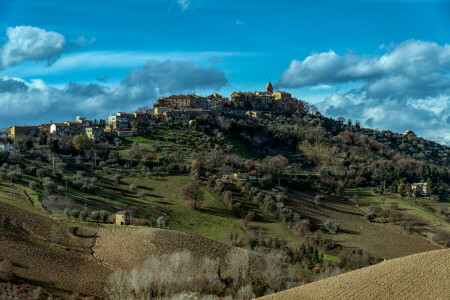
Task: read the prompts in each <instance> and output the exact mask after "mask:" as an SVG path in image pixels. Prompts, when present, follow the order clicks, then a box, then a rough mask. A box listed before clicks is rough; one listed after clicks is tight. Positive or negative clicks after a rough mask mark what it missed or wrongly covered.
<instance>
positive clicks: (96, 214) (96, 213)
mask: <svg viewBox="0 0 450 300" xmlns="http://www.w3.org/2000/svg"><path fill="white" fill-rule="evenodd" d="M91 219H92V220H94V221H96V222H97V223H98V221H99V220H100V212H99V211H97V210H96V211H93V212H91Z"/></svg>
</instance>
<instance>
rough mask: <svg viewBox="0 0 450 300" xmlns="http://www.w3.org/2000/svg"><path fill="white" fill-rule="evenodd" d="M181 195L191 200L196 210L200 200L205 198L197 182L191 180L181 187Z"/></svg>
mask: <svg viewBox="0 0 450 300" xmlns="http://www.w3.org/2000/svg"><path fill="white" fill-rule="evenodd" d="M183 195H184V197H186V198H187V199H188V200H190V201H192V202H193V208H194V209H195V210H196V209H197V208H198V205H199V203H200V202H202V201H203V200H204V199H205V194H204V193H203V190H202V188H201V186H200V184H199V183H197V182H193V183H191V184H188V185H187V186H185V188H184V189H183Z"/></svg>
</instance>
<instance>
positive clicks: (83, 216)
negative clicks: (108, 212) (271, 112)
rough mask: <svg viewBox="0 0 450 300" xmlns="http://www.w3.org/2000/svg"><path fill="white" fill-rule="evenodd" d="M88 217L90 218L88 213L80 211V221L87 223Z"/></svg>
mask: <svg viewBox="0 0 450 300" xmlns="http://www.w3.org/2000/svg"><path fill="white" fill-rule="evenodd" d="M87 217H88V213H87V211H84V210H82V211H80V219H81V220H83V221H86V219H87Z"/></svg>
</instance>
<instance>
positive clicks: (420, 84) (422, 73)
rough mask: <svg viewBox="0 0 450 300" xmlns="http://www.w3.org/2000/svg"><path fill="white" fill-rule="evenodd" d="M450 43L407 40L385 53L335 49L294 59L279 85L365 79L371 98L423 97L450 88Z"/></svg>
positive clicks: (302, 84)
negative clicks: (365, 54)
mask: <svg viewBox="0 0 450 300" xmlns="http://www.w3.org/2000/svg"><path fill="white" fill-rule="evenodd" d="M449 73H450V45H444V46H440V45H438V44H436V43H431V42H422V41H415V40H408V41H406V42H403V43H401V44H399V45H398V46H397V47H395V48H394V49H393V50H392V51H390V52H388V53H386V54H384V55H382V56H371V57H360V56H357V55H354V54H351V53H347V54H345V55H343V56H341V55H338V54H336V53H335V52H334V51H329V52H323V53H317V54H313V55H311V56H308V57H307V58H305V59H304V60H303V61H298V60H293V61H292V62H291V64H290V66H289V68H288V69H287V70H286V71H285V72H284V73H283V74H282V75H281V77H280V79H279V80H278V85H279V86H281V87H288V88H298V87H303V86H311V85H316V84H332V83H343V82H356V81H362V82H364V85H363V86H362V87H361V89H360V90H359V91H360V92H365V93H366V95H367V97H370V98H378V99H380V98H424V97H435V96H437V95H440V94H444V93H447V94H448V93H449V91H450V78H449V76H448V74H449Z"/></svg>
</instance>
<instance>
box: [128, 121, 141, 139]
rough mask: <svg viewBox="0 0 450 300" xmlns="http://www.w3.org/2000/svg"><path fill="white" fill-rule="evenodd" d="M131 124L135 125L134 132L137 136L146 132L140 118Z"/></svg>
mask: <svg viewBox="0 0 450 300" xmlns="http://www.w3.org/2000/svg"><path fill="white" fill-rule="evenodd" d="M131 126H132V127H133V133H134V135H135V136H141V135H142V133H143V132H144V130H143V128H142V125H141V123H139V121H138V120H134V121H133V124H132V125H131Z"/></svg>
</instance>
